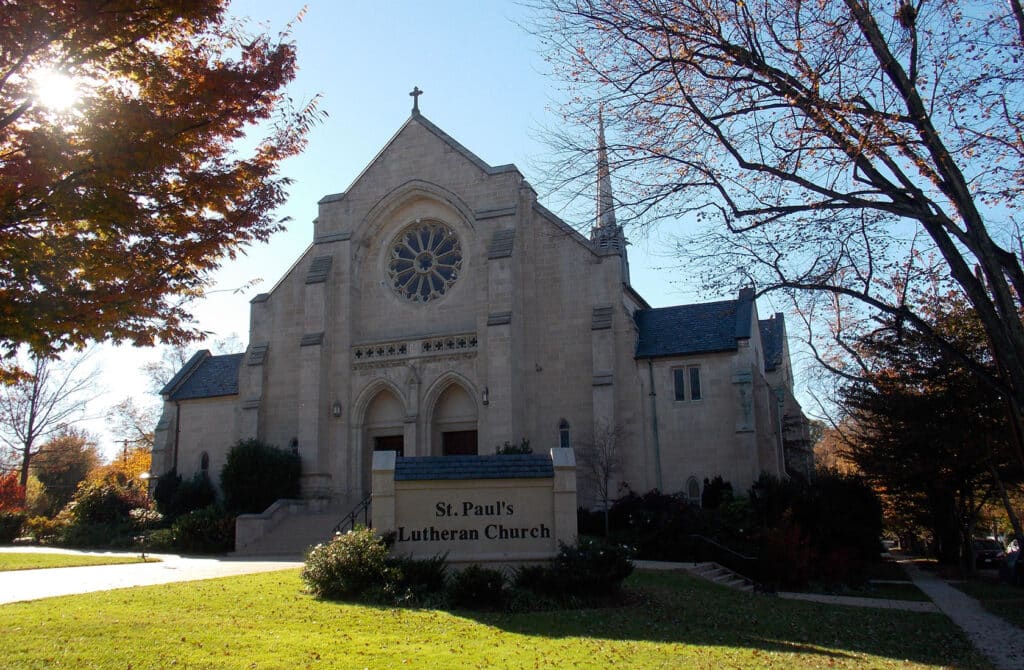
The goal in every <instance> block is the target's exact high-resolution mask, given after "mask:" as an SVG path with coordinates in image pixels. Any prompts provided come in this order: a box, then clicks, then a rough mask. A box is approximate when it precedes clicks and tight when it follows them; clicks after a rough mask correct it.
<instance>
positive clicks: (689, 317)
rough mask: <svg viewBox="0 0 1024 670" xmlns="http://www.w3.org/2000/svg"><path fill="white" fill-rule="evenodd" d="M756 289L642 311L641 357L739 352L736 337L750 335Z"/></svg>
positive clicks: (638, 319)
mask: <svg viewBox="0 0 1024 670" xmlns="http://www.w3.org/2000/svg"><path fill="white" fill-rule="evenodd" d="M753 308H754V292H753V290H752V289H743V290H741V291H740V295H739V297H738V298H737V299H736V300H722V301H719V302H705V303H698V304H695V305H676V306H675V307H659V308H656V309H642V310H638V311H637V312H636V315H635V317H634V318H635V319H636V324H637V328H638V330H639V333H640V337H639V338H638V340H637V345H636V357H637V358H657V357H659V356H681V355H686V354H701V353H711V352H716V351H735V349H736V340H737V339H743V338H749V337H750V321H751V314H752V310H753Z"/></svg>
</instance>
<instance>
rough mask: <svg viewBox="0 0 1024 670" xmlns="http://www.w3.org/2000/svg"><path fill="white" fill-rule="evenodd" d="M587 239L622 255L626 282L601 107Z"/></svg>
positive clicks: (625, 263)
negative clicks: (594, 190) (592, 213)
mask: <svg viewBox="0 0 1024 670" xmlns="http://www.w3.org/2000/svg"><path fill="white" fill-rule="evenodd" d="M590 242H591V244H593V245H594V248H595V249H597V250H598V251H600V252H605V253H612V254H614V253H617V254H619V256H620V257H621V258H622V283H623V284H629V260H628V259H627V258H626V236H625V234H624V233H623V232H622V226H620V225H619V224H618V223H617V222H616V221H615V200H614V198H613V197H612V175H611V170H610V169H609V167H608V146H607V145H606V144H605V139H604V109H603V107H599V108H598V110H597V216H596V217H595V218H594V227H593V229H591V231H590Z"/></svg>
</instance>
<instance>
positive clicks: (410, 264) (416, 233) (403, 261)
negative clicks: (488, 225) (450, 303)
mask: <svg viewBox="0 0 1024 670" xmlns="http://www.w3.org/2000/svg"><path fill="white" fill-rule="evenodd" d="M461 267H462V247H461V245H460V244H459V238H457V237H456V236H455V233H454V232H452V229H451V228H449V227H448V226H446V225H444V224H443V223H439V222H436V221H427V222H423V223H415V224H413V225H411V226H409V227H408V228H406V229H405V230H403V231H402V232H401V233H399V234H398V236H397V237H396V238H395V240H394V241H393V242H392V243H391V257H390V260H389V261H388V278H389V279H390V280H391V287H392V288H393V289H394V290H395V292H396V293H398V295H400V296H402V297H403V298H405V299H406V300H410V301H412V302H427V301H429V300H433V299H435V298H440V297H441V296H443V295H444V294H445V292H446V291H447V290H448V289H449V288H450V287H451V285H452V284H454V283H455V280H456V279H458V277H459V269H460V268H461Z"/></svg>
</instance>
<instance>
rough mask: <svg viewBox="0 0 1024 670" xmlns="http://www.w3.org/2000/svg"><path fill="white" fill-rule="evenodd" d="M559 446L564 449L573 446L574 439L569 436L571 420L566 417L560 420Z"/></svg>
mask: <svg viewBox="0 0 1024 670" xmlns="http://www.w3.org/2000/svg"><path fill="white" fill-rule="evenodd" d="M558 446H559V447H561V448H562V449H568V448H569V447H571V446H572V440H571V439H570V438H569V422H568V421H566V420H565V419H562V420H561V421H559V422H558Z"/></svg>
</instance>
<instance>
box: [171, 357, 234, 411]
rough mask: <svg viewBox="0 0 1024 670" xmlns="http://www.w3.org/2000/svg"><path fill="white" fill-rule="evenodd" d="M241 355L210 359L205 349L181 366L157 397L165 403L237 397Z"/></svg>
mask: <svg viewBox="0 0 1024 670" xmlns="http://www.w3.org/2000/svg"><path fill="white" fill-rule="evenodd" d="M244 356H245V354H226V355H222V356H213V355H211V354H210V351H209V349H203V350H201V351H197V352H196V353H195V355H193V356H192V358H190V359H189V360H188V362H187V363H185V365H184V366H182V368H181V370H179V371H178V373H177V374H175V375H174V377H172V378H171V381H169V382H167V384H166V385H164V387H163V388H162V389H160V395H163V396H166V397H167V399H168V400H195V399H197V398H216V397H219V396H226V395H237V394H238V369H239V367H240V366H241V364H242V358H243V357H244Z"/></svg>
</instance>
